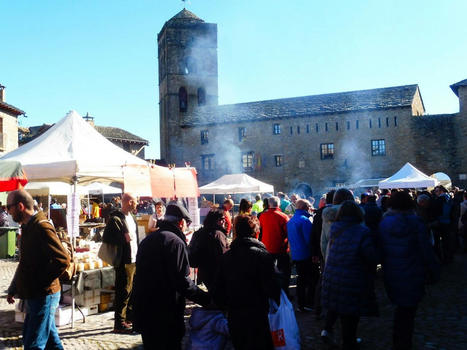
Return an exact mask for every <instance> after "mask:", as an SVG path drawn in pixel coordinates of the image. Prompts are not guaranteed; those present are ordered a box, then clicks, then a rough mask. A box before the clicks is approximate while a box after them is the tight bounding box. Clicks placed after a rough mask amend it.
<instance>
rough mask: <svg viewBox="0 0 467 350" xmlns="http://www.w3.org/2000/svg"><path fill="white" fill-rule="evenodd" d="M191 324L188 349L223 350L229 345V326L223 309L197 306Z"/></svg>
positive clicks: (192, 313) (193, 310)
mask: <svg viewBox="0 0 467 350" xmlns="http://www.w3.org/2000/svg"><path fill="white" fill-rule="evenodd" d="M189 324H190V336H189V337H188V343H187V346H186V350H223V349H224V348H225V346H226V345H227V341H228V338H229V326H228V324H227V319H226V318H225V316H224V315H223V314H222V312H221V311H219V310H209V309H205V308H200V307H195V308H193V309H192V311H191V317H190V322H189Z"/></svg>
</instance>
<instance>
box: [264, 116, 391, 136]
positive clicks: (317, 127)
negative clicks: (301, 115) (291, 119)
mask: <svg viewBox="0 0 467 350" xmlns="http://www.w3.org/2000/svg"><path fill="white" fill-rule="evenodd" d="M392 122H393V123H394V126H397V116H394V118H393V120H392ZM390 124H391V120H390V118H389V117H386V121H385V125H386V127H387V128H388V127H389V126H390ZM331 125H332V123H328V122H326V123H324V131H325V132H328V131H329V129H330V128H331ZM344 125H345V128H346V129H347V130H350V129H351V122H350V121H349V120H347V121H346V122H345V124H344ZM377 126H378V128H381V127H382V126H383V123H382V120H381V118H378V121H377ZM368 127H369V128H370V129H372V128H373V120H372V119H369V120H368ZM335 128H336V131H339V122H335ZM314 129H315V132H317V133H318V132H320V131H322V130H320V125H319V124H318V123H315V127H314ZM355 129H356V130H358V129H360V121H359V120H355ZM296 130H297V131H296V133H297V134H298V135H299V134H300V132H301V130H302V129H301V128H300V125H297V129H296ZM289 132H290V135H293V133H294V127H293V126H290V127H289ZM305 132H306V133H307V134H309V133H310V132H311V125H310V124H306V126H305ZM272 133H273V135H280V134H281V124H278V123H276V124H274V125H273V126H272Z"/></svg>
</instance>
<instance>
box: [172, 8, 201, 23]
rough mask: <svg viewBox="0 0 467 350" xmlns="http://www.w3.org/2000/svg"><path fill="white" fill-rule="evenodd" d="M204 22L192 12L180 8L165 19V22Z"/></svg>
mask: <svg viewBox="0 0 467 350" xmlns="http://www.w3.org/2000/svg"><path fill="white" fill-rule="evenodd" d="M202 22H204V21H203V20H202V19H201V18H199V17H198V16H196V15H195V14H194V13H193V12H190V11H188V10H187V9H183V10H181V11H180V12H179V13H177V14H176V15H175V16H173V17H172V18H171V19H169V20H168V21H167V24H172V23H202Z"/></svg>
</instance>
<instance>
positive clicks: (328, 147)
mask: <svg viewBox="0 0 467 350" xmlns="http://www.w3.org/2000/svg"><path fill="white" fill-rule="evenodd" d="M320 154H321V159H333V158H334V144H333V143H322V144H321V145H320ZM371 155H372V156H373V157H378V156H385V155H386V141H385V140H384V139H379V140H371Z"/></svg>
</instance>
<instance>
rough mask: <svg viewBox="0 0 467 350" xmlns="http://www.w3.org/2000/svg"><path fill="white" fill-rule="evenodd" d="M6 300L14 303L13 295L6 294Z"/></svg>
mask: <svg viewBox="0 0 467 350" xmlns="http://www.w3.org/2000/svg"><path fill="white" fill-rule="evenodd" d="M6 301H8V304H14V303H15V297H14V296H13V295H10V294H8V296H7V297H6Z"/></svg>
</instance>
